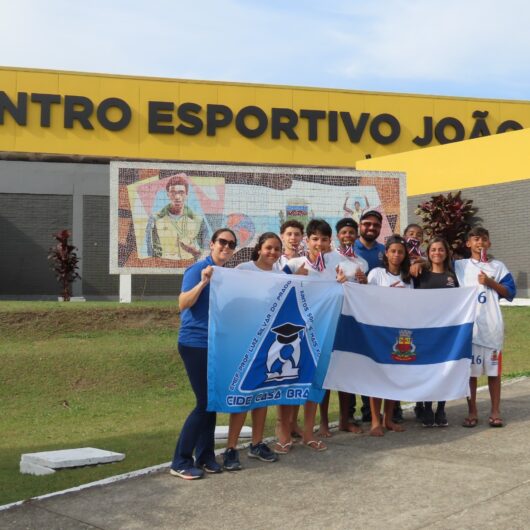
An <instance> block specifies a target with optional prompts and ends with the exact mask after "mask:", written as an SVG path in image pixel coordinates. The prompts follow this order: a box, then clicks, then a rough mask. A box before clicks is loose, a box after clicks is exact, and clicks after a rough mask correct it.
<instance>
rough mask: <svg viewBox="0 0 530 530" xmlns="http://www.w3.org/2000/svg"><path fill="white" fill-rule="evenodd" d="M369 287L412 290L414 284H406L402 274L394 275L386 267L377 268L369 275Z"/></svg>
mask: <svg viewBox="0 0 530 530" xmlns="http://www.w3.org/2000/svg"><path fill="white" fill-rule="evenodd" d="M368 285H380V286H381V287H404V288H405V289H412V282H410V283H405V282H404V281H403V280H402V279H401V275H400V274H392V273H390V272H388V271H387V270H386V269H385V268H384V267H376V268H375V269H372V270H371V271H370V272H369V274H368Z"/></svg>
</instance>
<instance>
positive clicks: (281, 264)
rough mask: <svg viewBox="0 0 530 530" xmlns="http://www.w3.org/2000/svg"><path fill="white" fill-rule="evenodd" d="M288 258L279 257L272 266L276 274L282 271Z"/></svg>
mask: <svg viewBox="0 0 530 530" xmlns="http://www.w3.org/2000/svg"><path fill="white" fill-rule="evenodd" d="M288 261H289V258H288V257H287V256H284V255H281V256H280V258H279V259H278V261H277V262H276V263H275V264H274V265H273V266H272V268H273V269H274V270H275V271H276V272H281V271H283V268H284V267H285V266H286V265H287V262H288Z"/></svg>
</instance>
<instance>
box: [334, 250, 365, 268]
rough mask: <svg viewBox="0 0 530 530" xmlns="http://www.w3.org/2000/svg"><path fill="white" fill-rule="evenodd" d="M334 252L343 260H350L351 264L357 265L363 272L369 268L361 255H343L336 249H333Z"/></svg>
mask: <svg viewBox="0 0 530 530" xmlns="http://www.w3.org/2000/svg"><path fill="white" fill-rule="evenodd" d="M335 252H336V253H337V254H338V255H339V256H340V257H341V258H342V259H343V260H348V261H351V262H352V263H353V264H355V265H356V266H357V268H358V269H361V270H362V271H363V272H364V273H365V274H366V273H367V272H368V268H369V266H368V262H367V261H366V260H365V259H364V258H361V256H357V255H356V256H355V257H354V258H353V257H350V256H343V255H342V254H341V253H340V252H339V251H338V250H337V249H335Z"/></svg>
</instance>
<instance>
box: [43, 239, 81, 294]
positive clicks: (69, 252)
mask: <svg viewBox="0 0 530 530" xmlns="http://www.w3.org/2000/svg"><path fill="white" fill-rule="evenodd" d="M53 237H54V238H55V239H56V240H57V244H56V245H55V246H53V247H50V250H49V252H50V253H49V254H48V259H49V260H50V262H51V266H52V267H53V270H54V271H55V276H56V278H57V281H58V282H59V283H60V284H61V286H62V289H63V291H62V296H63V300H64V301H65V302H69V301H70V296H71V294H72V283H74V280H76V279H77V278H81V276H79V274H78V273H77V269H78V268H79V267H78V263H79V258H78V257H77V254H76V250H77V248H76V247H74V246H73V245H69V244H68V239H69V238H70V232H69V231H68V230H61V231H60V232H57V233H56V234H53Z"/></svg>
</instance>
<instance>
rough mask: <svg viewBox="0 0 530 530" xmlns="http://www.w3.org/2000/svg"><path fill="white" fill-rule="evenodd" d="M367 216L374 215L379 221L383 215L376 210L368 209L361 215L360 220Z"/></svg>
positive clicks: (381, 220)
mask: <svg viewBox="0 0 530 530" xmlns="http://www.w3.org/2000/svg"><path fill="white" fill-rule="evenodd" d="M367 217H376V218H377V219H379V222H380V223H382V222H383V216H382V215H381V214H380V213H379V212H378V211H377V210H368V211H367V212H364V213H363V214H362V215H361V221H364V220H365V219H366V218H367Z"/></svg>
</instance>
